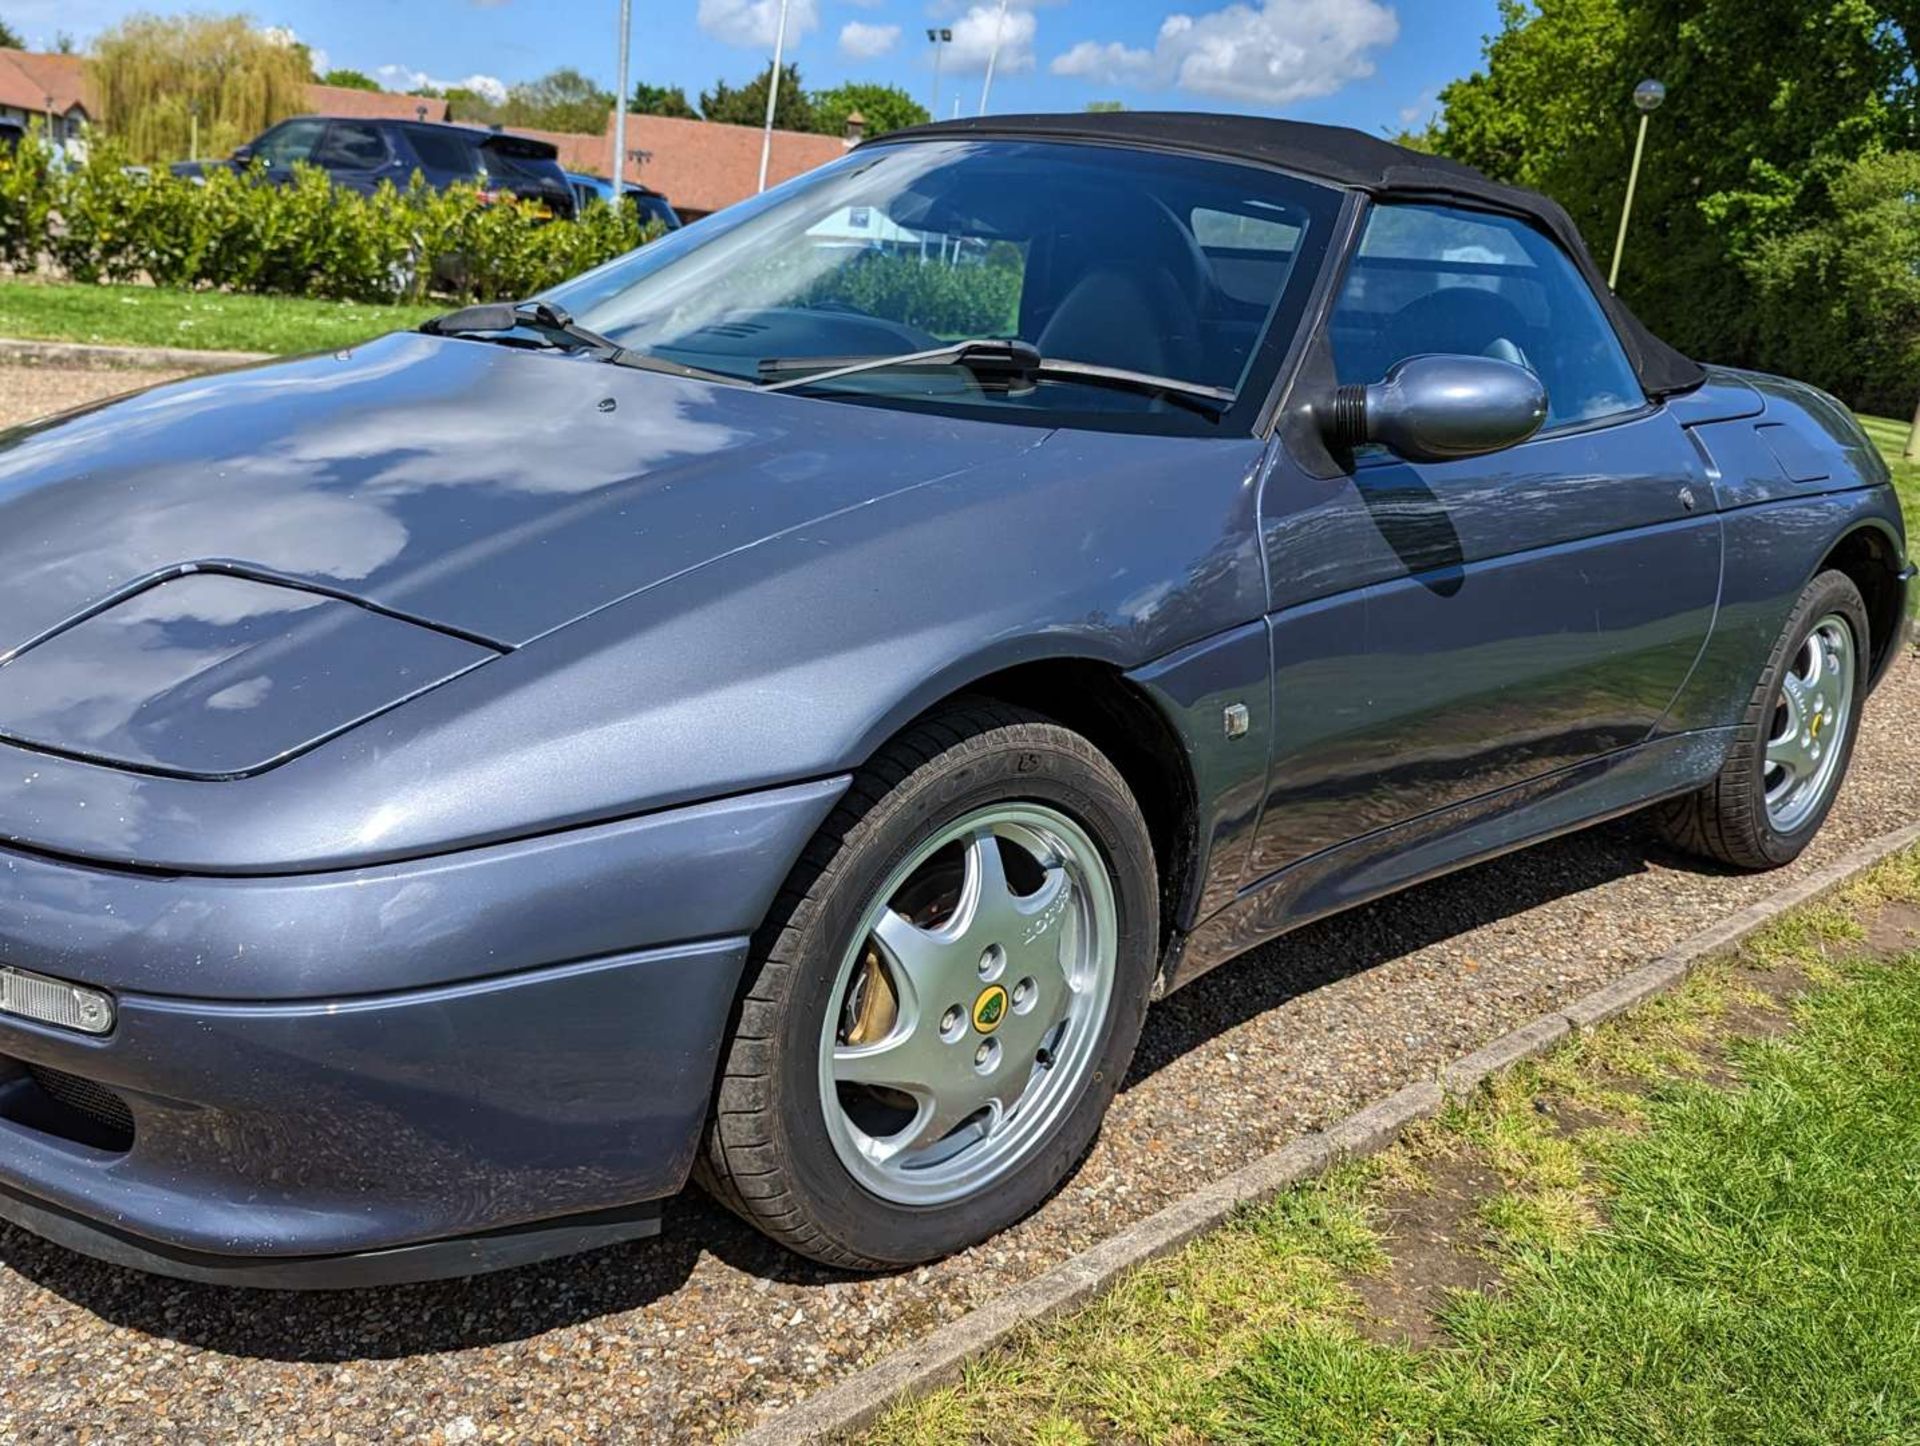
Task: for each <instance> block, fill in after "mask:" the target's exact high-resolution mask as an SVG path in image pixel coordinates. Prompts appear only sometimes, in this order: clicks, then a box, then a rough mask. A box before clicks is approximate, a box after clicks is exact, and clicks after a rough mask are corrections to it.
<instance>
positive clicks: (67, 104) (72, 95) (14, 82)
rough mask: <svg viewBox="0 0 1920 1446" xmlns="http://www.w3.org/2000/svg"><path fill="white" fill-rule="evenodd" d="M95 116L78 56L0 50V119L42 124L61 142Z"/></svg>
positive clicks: (84, 69) (89, 87) (88, 83)
mask: <svg viewBox="0 0 1920 1446" xmlns="http://www.w3.org/2000/svg"><path fill="white" fill-rule="evenodd" d="M98 113H99V106H98V103H97V102H96V101H95V100H94V95H93V83H92V81H91V79H90V78H89V77H88V75H87V63H86V61H85V60H83V59H82V58H81V57H79V56H77V55H42V54H38V53H36V52H34V51H30V50H4V49H0V118H5V119H8V120H17V121H23V122H27V123H31V122H33V121H35V120H38V121H42V122H45V123H46V124H47V125H48V127H49V128H50V129H51V131H52V133H53V138H54V139H55V140H59V141H64V140H69V139H71V138H72V137H73V136H75V135H77V134H78V133H79V131H80V128H81V127H82V126H84V125H85V124H87V122H89V121H91V120H93V119H95V118H96V116H97V115H98Z"/></svg>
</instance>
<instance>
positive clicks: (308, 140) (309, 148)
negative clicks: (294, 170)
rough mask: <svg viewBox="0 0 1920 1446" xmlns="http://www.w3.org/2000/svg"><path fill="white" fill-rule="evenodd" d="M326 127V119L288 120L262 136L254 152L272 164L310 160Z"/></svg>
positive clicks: (280, 164)
mask: <svg viewBox="0 0 1920 1446" xmlns="http://www.w3.org/2000/svg"><path fill="white" fill-rule="evenodd" d="M325 127H326V122H325V121H317V120H297V121H288V122H287V123H286V124H285V125H283V126H275V127H274V128H273V129H272V130H270V131H268V132H267V133H266V134H265V135H264V136H262V137H261V138H260V144H259V145H257V146H255V147H254V148H253V153H254V154H255V155H256V156H259V157H260V158H261V159H262V160H264V161H265V162H266V163H267V164H268V165H270V166H291V165H294V164H296V163H298V162H300V161H305V160H309V159H311V158H312V156H313V147H314V144H315V143H316V142H317V141H318V140H319V139H320V132H321V131H322V130H323V129H325Z"/></svg>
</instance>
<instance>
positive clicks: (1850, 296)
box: [1749, 151, 1920, 416]
mask: <svg viewBox="0 0 1920 1446" xmlns="http://www.w3.org/2000/svg"><path fill="white" fill-rule="evenodd" d="M1828 190H1829V192H1830V194H1831V197H1832V201H1833V214H1832V215H1831V216H1830V217H1828V218H1827V219H1825V220H1822V221H1819V222H1817V223H1814V224H1811V225H1808V226H1805V227H1802V228H1800V229H1798V230H1795V231H1792V232H1789V233H1787V234H1786V235H1783V236H1777V237H1770V238H1768V239H1766V240H1764V241H1762V242H1761V243H1760V244H1759V247H1758V249H1757V251H1756V253H1755V256H1754V259H1753V262H1752V264H1751V266H1750V267H1749V270H1750V272H1751V274H1752V275H1753V277H1754V280H1755V283H1756V285H1757V286H1758V288H1759V290H1760V294H1761V297H1762V299H1763V301H1764V302H1765V303H1767V304H1765V305H1763V306H1762V308H1761V312H1760V345H1761V347H1762V349H1763V350H1764V351H1765V352H1766V353H1767V355H1768V356H1769V357H1770V358H1772V359H1774V360H1775V361H1776V362H1777V364H1778V365H1779V366H1780V367H1781V368H1782V369H1783V370H1786V371H1788V372H1791V373H1794V374H1796V375H1800V376H1814V377H1818V378H1819V379H1820V381H1821V384H1822V385H1823V386H1826V387H1827V388H1828V389H1829V390H1832V391H1836V392H1839V393H1840V394H1842V395H1843V396H1846V397H1848V398H1849V399H1851V400H1852V401H1853V403H1854V405H1856V406H1858V407H1860V408H1861V409H1862V410H1868V411H1875V412H1885V413H1888V414H1890V415H1896V416H1897V415H1899V414H1900V413H1902V412H1904V411H1906V410H1908V409H1909V408H1910V407H1912V405H1913V401H1914V393H1915V391H1916V390H1920V152H1917V151H1876V152H1874V153H1872V154H1870V155H1867V156H1864V157H1862V158H1861V159H1860V160H1858V161H1855V162H1854V163H1853V164H1852V165H1850V166H1848V167H1847V168H1846V169H1845V170H1843V171H1841V172H1840V173H1839V174H1837V175H1835V176H1834V177H1833V178H1832V180H1831V181H1830V182H1829V185H1828Z"/></svg>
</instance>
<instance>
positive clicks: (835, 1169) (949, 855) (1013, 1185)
mask: <svg viewBox="0 0 1920 1446" xmlns="http://www.w3.org/2000/svg"><path fill="white" fill-rule="evenodd" d="M1157 894H1158V890H1157V883H1156V879H1155V874H1154V863H1153V852H1152V848H1151V844H1150V841H1149V839H1148V836H1147V829H1146V825H1145V822H1144V821H1143V820H1142V818H1141V816H1140V811H1139V809H1138V807H1137V806H1136V805H1135V803H1134V800H1133V798H1132V796H1131V794H1129V792H1128V791H1127V788H1126V785H1125V783H1124V782H1122V780H1121V778H1120V776H1119V774H1118V773H1117V772H1116V771H1115V770H1114V768H1113V766H1112V765H1111V764H1110V763H1109V762H1108V761H1107V760H1106V759H1105V758H1104V757H1103V756H1102V755H1101V754H1100V753H1099V752H1098V751H1097V750H1096V749H1095V748H1094V747H1093V746H1092V745H1091V744H1090V743H1088V742H1087V741H1086V740H1085V739H1084V738H1082V737H1080V736H1079V735H1078V734H1075V733H1072V732H1070V731H1068V730H1067V729H1064V728H1061V727H1059V726H1057V725H1055V724H1053V723H1050V722H1047V721H1045V720H1043V719H1040V718H1038V717H1036V716H1034V715H1031V714H1027V713H1023V712H1018V711H1015V710H1011V709H1007V708H1003V707H1000V706H998V705H993V704H981V705H977V706H973V707H966V708H960V709H955V710H953V711H950V712H947V713H945V714H942V715H940V716H938V717H935V718H933V719H930V720H928V721H927V722H924V723H922V724H920V725H917V726H916V727H915V728H913V729H912V730H910V731H909V732H908V733H907V734H905V735H904V736H902V737H901V738H899V739H897V740H896V741H895V742H894V743H893V744H891V745H889V746H888V747H887V748H886V749H885V750H884V751H883V752H882V754H881V755H880V756H879V757H878V758H877V759H876V760H875V761H874V763H873V764H871V765H870V766H869V767H868V768H867V769H866V770H864V771H863V772H862V774H861V775H860V776H859V777H858V778H857V779H856V780H855V783H854V785H853V787H852V789H851V790H850V791H849V794H848V797H847V799H846V800H845V801H844V802H843V803H842V805H841V806H840V808H839V809H837V810H836V811H835V814H834V816H833V817H832V818H831V819H830V820H829V821H828V823H827V825H826V827H825V828H824V829H823V831H822V834H821V837H820V838H818V839H816V840H815V842H814V844H813V845H812V846H811V847H810V849H809V851H808V853H807V856H806V857H805V858H804V859H803V861H802V863H801V865H800V868H799V870H798V872H797V874H796V876H795V878H794V879H793V880H792V881H790V883H789V885H788V888H787V890H786V891H785V893H784V894H783V895H782V897H781V900H780V901H779V903H778V904H777V905H776V906H775V910H774V917H773V918H772V919H771V920H770V921H769V924H768V926H767V927H766V928H765V929H764V930H763V931H762V934H761V937H760V939H759V940H758V941H757V942H756V951H755V954H756V963H755V965H754V966H753V967H754V974H753V978H752V982H751V983H750V985H749V986H748V990H747V994H746V996H745V1000H744V1002H743V1005H742V1008H741V1012H740V1018H739V1022H738V1026H737V1028H736V1030H735V1032H734V1037H733V1039H732V1041H731V1042H730V1044H729V1047H728V1051H727V1059H726V1063H725V1067H724V1073H723V1075H722V1078H721V1082H720V1087H719V1090H718V1092H717V1096H716V1100H715V1108H714V1115H713V1120H712V1123H711V1125H710V1127H709V1130H708V1134H707V1140H706V1148H705V1150H704V1152H703V1156H702V1159H701V1161H700V1164H699V1166H698V1171H699V1176H700V1179H701V1181H702V1183H703V1184H705V1185H706V1186H707V1188H708V1190H709V1191H710V1193H712V1194H713V1195H714V1196H715V1197H716V1198H718V1199H719V1200H720V1201H722V1203H724V1204H726V1205H727V1206H729V1207H730V1208H731V1209H733V1210H734V1211H735V1212H737V1213H738V1214H740V1215H741V1216H743V1217H744V1218H745V1219H746V1220H747V1221H748V1222H749V1223H751V1224H753V1225H755V1226H756V1227H758V1228H759V1229H761V1230H763V1231H764V1232H766V1233H767V1234H768V1235H770V1236H772V1237H773V1238H774V1239H776V1240H778V1241H780V1242H781V1243H782V1244H785V1245H787V1246H789V1247H790V1248H792V1249H794V1250H797V1251H799V1252H800V1253H801V1254H804V1255H808V1256H811V1257H812V1258H814V1259H816V1260H820V1261H824V1262H826V1263H828V1264H831V1265H838V1266H847V1267H853V1268H858V1269H885V1268H891V1267H898V1266H904V1265H912V1264H917V1263H919V1262H921V1261H925V1260H930V1259H934V1258H936V1257H938V1256H941V1255H945V1254H949V1253H951V1252H952V1251H955V1250H958V1249H961V1248H962V1247H964V1246H967V1245H970V1244H972V1243H973V1242H975V1241H977V1240H980V1239H983V1238H985V1237H986V1236H988V1235H991V1234H993V1233H994V1232H996V1231H998V1230H1000V1229H1002V1228H1004V1227H1005V1226H1007V1225H1010V1224H1012V1223H1013V1222H1014V1221H1016V1220H1018V1219H1019V1218H1020V1217H1021V1216H1023V1215H1025V1214H1026V1213H1027V1212H1028V1211H1030V1210H1032V1209H1033V1208H1034V1207H1035V1206H1036V1205H1038V1204H1039V1203H1040V1202H1041V1201H1042V1200H1044V1199H1045V1198H1046V1197H1047V1195H1048V1194H1049V1193H1050V1192H1051V1191H1052V1190H1053V1189H1054V1187H1055V1186H1057V1185H1058V1184H1059V1183H1060V1181H1061V1180H1062V1179H1064V1178H1065V1176H1066V1174H1067V1173H1068V1171H1070V1170H1071V1169H1072V1168H1073V1166H1074V1165H1075V1164H1076V1163H1077V1162H1078V1160H1079V1159H1080V1157H1081V1155H1082V1154H1084V1153H1085V1151H1086V1149H1087V1147H1088V1146H1089V1145H1090V1144H1091V1143H1092V1140H1093V1137H1094V1135H1095V1133H1096V1132H1097V1131H1098V1129H1099V1126H1100V1121H1101V1119H1102V1117H1103V1116H1104V1115H1105V1113H1106V1109H1107V1105H1108V1103H1109V1102H1110V1101H1111V1099H1112V1097H1113V1093H1114V1090H1115V1088H1116V1086H1117V1085H1118V1083H1119V1080H1120V1078H1121V1076H1122V1074H1123V1073H1124V1072H1125V1070H1126V1066H1127V1064H1128V1061H1129V1060H1130V1059H1131V1057H1132V1055H1133V1049H1134V1045H1135V1043H1136V1042H1137V1041H1138V1038H1139V1034H1140V1026H1141V1021H1142V1018H1143V1016H1144V1013H1145V1010H1146V1003H1147V997H1148V991H1149V986H1150V983H1151V979H1152V971H1153V967H1154V961H1155V952H1156V951H1155V946H1156V942H1157V939H1158V934H1159V923H1158V907H1157Z"/></svg>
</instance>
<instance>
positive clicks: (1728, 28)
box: [1426, 0, 1920, 380]
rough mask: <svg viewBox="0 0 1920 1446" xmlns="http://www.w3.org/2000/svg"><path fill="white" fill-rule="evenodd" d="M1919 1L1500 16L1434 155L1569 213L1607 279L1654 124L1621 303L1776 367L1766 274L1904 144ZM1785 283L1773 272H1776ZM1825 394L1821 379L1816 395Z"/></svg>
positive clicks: (1600, 6) (1655, 0)
mask: <svg viewBox="0 0 1920 1446" xmlns="http://www.w3.org/2000/svg"><path fill="white" fill-rule="evenodd" d="M1916 23H1920V5H1915V4H1914V3H1913V0H1904V3H1903V0H1533V3H1524V0H1502V5H1501V29H1500V31H1499V33H1498V34H1496V35H1495V36H1493V37H1492V38H1491V39H1490V40H1489V41H1488V43H1487V48H1486V52H1485V64H1484V67H1483V68H1482V69H1481V70H1479V71H1477V72H1476V73H1475V74H1473V75H1471V76H1468V77H1467V78H1465V79H1464V80H1459V81H1456V82H1454V83H1453V84H1452V85H1450V86H1448V87H1447V88H1446V89H1445V90H1443V91H1442V92H1441V96H1440V99H1441V105H1442V112H1441V115H1440V117H1439V119H1438V121H1437V122H1436V124H1435V125H1434V127H1433V128H1432V130H1431V131H1430V132H1429V134H1428V136H1427V137H1426V139H1427V140H1428V141H1429V142H1430V143H1431V144H1432V145H1433V146H1434V148H1435V149H1437V150H1438V151H1439V152H1441V153H1442V154H1444V155H1449V156H1452V157H1454V158H1456V159H1459V160H1463V161H1466V162H1467V163H1469V164H1470V165H1474V166H1478V167H1480V168H1481V169H1482V170H1485V171H1488V172H1489V173H1491V174H1493V175H1495V176H1497V177H1499V178H1501V179H1504V180H1510V181H1515V182H1518V183H1520V184H1522V185H1528V186H1534V187H1538V188H1539V189H1541V190H1544V191H1547V192H1548V193H1549V194H1551V195H1553V196H1555V197H1556V198H1557V199H1559V200H1560V201H1561V202H1562V203H1563V204H1564V205H1565V206H1566V207H1567V208H1568V210H1569V211H1571V212H1572V213H1573V216H1574V219H1575V220H1576V221H1577V222H1578V223H1579V224H1580V227H1581V230H1582V231H1583V232H1584V233H1585V234H1586V235H1587V237H1588V238H1589V240H1590V241H1592V242H1594V243H1597V244H1596V245H1595V250H1596V251H1597V252H1599V253H1600V258H1601V260H1602V262H1603V263H1604V262H1605V261H1606V260H1608V259H1609V258H1608V256H1607V254H1606V253H1607V251H1608V250H1610V248H1611V246H1612V241H1613V235H1614V228H1615V227H1616V226H1617V225H1618V222H1619V214H1620V206H1621V201H1622V197H1623V194H1624V191H1625V188H1626V177H1627V170H1628V166H1629V163H1630V161H1631V157H1632V148H1633V136H1634V131H1635V129H1636V127H1637V124H1638V120H1639V117H1638V115H1637V113H1636V112H1635V111H1634V110H1633V109H1632V107H1631V104H1630V103H1629V97H1630V96H1631V94H1632V91H1633V87H1634V85H1635V83H1636V82H1638V81H1639V80H1641V79H1643V78H1645V77H1648V76H1652V77H1655V78H1657V79H1660V80H1662V81H1664V82H1666V84H1667V87H1668V100H1667V103H1666V105H1665V106H1664V107H1663V108H1662V109H1661V110H1660V111H1659V112H1658V113H1657V114H1655V116H1654V117H1653V121H1652V125H1651V128H1650V131H1649V136H1648V142H1647V154H1646V163H1645V167H1644V169H1643V170H1642V172H1641V177H1640V190H1639V193H1638V195H1637V196H1636V198H1635V201H1634V216H1633V231H1632V234H1631V236H1630V237H1629V240H1628V244H1627V250H1626V255H1625V258H1624V262H1625V264H1624V268H1623V271H1622V277H1621V286H1620V290H1621V292H1622V294H1623V295H1625V296H1626V297H1627V298H1628V300H1629V301H1631V302H1632V304H1633V305H1634V307H1635V309H1636V310H1637V311H1639V312H1640V313H1641V314H1642V316H1643V317H1644V318H1645V320H1646V321H1647V322H1648V323H1649V324H1650V325H1652V326H1653V328H1654V329H1655V330H1656V331H1658V332H1660V333H1661V334H1663V335H1665V336H1666V337H1667V338H1668V339H1669V340H1671V341H1673V342H1674V343H1675V344H1676V345H1678V346H1680V347H1681V348H1682V349H1683V350H1686V351H1690V352H1692V353H1693V354H1694V355H1697V356H1703V357H1708V358H1711V359H1713V360H1718V361H1728V362H1743V363H1747V364H1750V365H1756V366H1763V367H1764V366H1769V365H1775V364H1777V358H1778V356H1779V353H1778V351H1777V349H1776V348H1777V347H1778V345H1779V344H1780V342H1781V339H1782V338H1783V337H1784V335H1785V332H1784V329H1783V328H1782V326H1780V325H1778V324H1776V323H1775V322H1774V321H1772V320H1770V319H1769V317H1768V314H1767V311H1768V308H1769V307H1770V306H1772V305H1776V304H1778V300H1777V299H1778V298H1779V297H1780V296H1781V295H1783V294H1784V293H1782V292H1781V291H1780V290H1779V289H1778V287H1776V286H1766V287H1763V286H1762V284H1761V282H1762V275H1761V272H1762V270H1763V269H1764V262H1763V258H1765V257H1767V256H1769V255H1770V254H1772V252H1771V248H1772V247H1773V246H1775V245H1776V243H1778V242H1779V241H1780V240H1781V239H1782V238H1784V237H1788V236H1791V235H1792V234H1794V233H1795V232H1797V231H1800V230H1803V229H1805V228H1807V227H1810V226H1818V225H1821V224H1823V223H1824V222H1826V221H1828V220H1830V219H1832V218H1833V217H1834V216H1835V214H1836V209H1835V208H1836V202H1835V199H1834V187H1835V185H1836V183H1837V182H1838V181H1839V179H1840V178H1841V177H1842V176H1843V175H1845V174H1846V173H1847V171H1848V170H1849V168H1850V167H1852V166H1853V165H1854V164H1855V163H1856V162H1857V161H1859V160H1860V159H1861V158H1862V157H1864V156H1866V155H1868V154H1871V153H1873V152H1874V151H1876V150H1880V149H1888V150H1892V149H1902V148H1908V147H1911V146H1912V145H1913V144H1914V142H1915V139H1916V136H1917V135H1920V125H1917V124H1916V118H1917V117H1916V99H1917V88H1920V81H1917V80H1916V72H1915V68H1914V66H1915V54H1914V47H1913V43H1912V40H1911V38H1910V37H1912V36H1913V35H1914V34H1915V33H1916V31H1915V30H1914V29H1912V28H1911V27H1912V26H1914V25H1915V24H1916ZM1776 269H1777V268H1776ZM1815 379H1816V380H1819V379H1820V378H1817V377H1816V378H1815Z"/></svg>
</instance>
